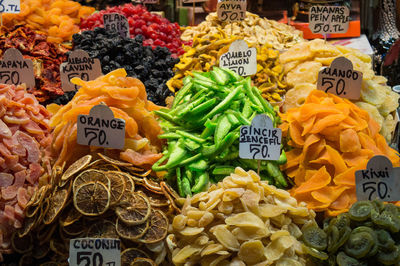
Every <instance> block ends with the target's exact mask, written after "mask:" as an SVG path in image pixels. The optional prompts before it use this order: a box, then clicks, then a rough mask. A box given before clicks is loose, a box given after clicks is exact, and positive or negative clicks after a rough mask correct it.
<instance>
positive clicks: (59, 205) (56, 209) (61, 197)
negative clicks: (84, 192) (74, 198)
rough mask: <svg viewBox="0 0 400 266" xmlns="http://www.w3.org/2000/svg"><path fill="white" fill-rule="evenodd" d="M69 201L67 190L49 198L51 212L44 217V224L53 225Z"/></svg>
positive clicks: (59, 191) (58, 191)
mask: <svg viewBox="0 0 400 266" xmlns="http://www.w3.org/2000/svg"><path fill="white" fill-rule="evenodd" d="M67 200H68V191H67V190H66V189H61V190H57V191H56V192H55V193H54V195H53V196H52V197H50V198H49V210H48V211H47V212H46V215H45V216H44V217H43V223H44V224H51V223H52V222H53V221H54V219H55V218H56V217H57V216H58V214H59V213H60V212H61V210H62V209H63V207H64V206H65V203H66V202H67Z"/></svg>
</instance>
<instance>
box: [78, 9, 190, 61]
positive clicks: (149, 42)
mask: <svg viewBox="0 0 400 266" xmlns="http://www.w3.org/2000/svg"><path fill="white" fill-rule="evenodd" d="M109 13H119V14H123V15H124V16H125V17H126V18H127V19H128V22H129V31H130V34H131V37H132V38H133V37H135V36H136V35H139V34H141V35H143V36H144V41H143V44H144V45H146V46H151V47H152V48H153V49H154V48H156V47H157V46H161V47H167V48H168V49H169V50H170V51H171V53H172V56H173V57H178V56H180V55H181V54H183V53H184V51H183V47H182V46H183V45H184V44H189V43H190V40H189V41H187V42H184V41H182V40H181V38H180V36H181V30H180V27H179V25H178V23H171V22H170V21H169V20H168V19H166V18H162V17H161V16H159V15H156V14H152V13H150V12H149V11H147V9H146V7H144V6H143V5H136V6H135V5H132V4H125V5H122V6H115V7H109V8H107V9H106V10H101V11H100V12H97V13H94V14H93V15H91V16H89V17H88V18H86V19H84V20H82V23H81V29H83V30H93V29H95V28H96V27H103V15H104V14H109Z"/></svg>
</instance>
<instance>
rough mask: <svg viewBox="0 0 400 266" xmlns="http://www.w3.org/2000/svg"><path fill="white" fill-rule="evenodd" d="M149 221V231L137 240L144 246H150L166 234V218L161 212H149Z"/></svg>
mask: <svg viewBox="0 0 400 266" xmlns="http://www.w3.org/2000/svg"><path fill="white" fill-rule="evenodd" d="M149 220H150V225H149V229H148V230H147V231H146V233H145V234H144V235H143V236H142V237H141V238H140V239H139V241H140V242H142V243H145V244H150V243H156V242H158V241H161V240H163V239H164V238H165V237H166V236H167V233H168V218H167V217H166V216H165V214H164V213H163V212H162V211H159V210H151V215H150V218H149Z"/></svg>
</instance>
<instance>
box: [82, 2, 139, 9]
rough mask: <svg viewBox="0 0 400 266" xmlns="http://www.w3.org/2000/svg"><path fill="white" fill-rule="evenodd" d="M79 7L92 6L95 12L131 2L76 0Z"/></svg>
mask: <svg viewBox="0 0 400 266" xmlns="http://www.w3.org/2000/svg"><path fill="white" fill-rule="evenodd" d="M76 2H79V3H80V4H81V5H85V6H92V7H94V8H96V10H100V9H104V8H106V7H108V6H118V5H122V4H125V3H131V2H132V0H96V1H94V0H77V1H76Z"/></svg>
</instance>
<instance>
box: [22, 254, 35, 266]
mask: <svg viewBox="0 0 400 266" xmlns="http://www.w3.org/2000/svg"><path fill="white" fill-rule="evenodd" d="M33 262H34V261H33V257H32V253H31V252H28V253H25V254H24V255H23V256H22V257H21V258H20V259H19V261H18V265H19V266H25V265H33V264H34V263H33Z"/></svg>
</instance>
